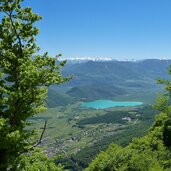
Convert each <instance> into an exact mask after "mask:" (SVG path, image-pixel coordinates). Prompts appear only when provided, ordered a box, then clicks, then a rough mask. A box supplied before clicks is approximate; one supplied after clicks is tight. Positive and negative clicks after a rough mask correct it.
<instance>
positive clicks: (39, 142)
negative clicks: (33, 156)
mask: <svg viewBox="0 0 171 171" xmlns="http://www.w3.org/2000/svg"><path fill="white" fill-rule="evenodd" d="M46 126H47V120H45V123H44V126H43V130H42V133H41V135H40V138H39V140H38V141H37V142H36V143H35V144H34V145H33V146H31V147H30V148H28V149H26V150H25V151H23V152H22V153H26V152H28V151H30V150H33V149H34V148H35V147H37V146H38V145H39V144H41V142H42V138H43V135H44V133H45V130H46ZM22 153H21V154H22Z"/></svg>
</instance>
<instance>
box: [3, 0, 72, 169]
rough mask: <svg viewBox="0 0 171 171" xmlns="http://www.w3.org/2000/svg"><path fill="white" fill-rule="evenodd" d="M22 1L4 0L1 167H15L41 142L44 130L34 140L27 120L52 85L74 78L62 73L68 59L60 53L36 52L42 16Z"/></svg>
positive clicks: (42, 103)
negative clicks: (53, 54)
mask: <svg viewBox="0 0 171 171" xmlns="http://www.w3.org/2000/svg"><path fill="white" fill-rule="evenodd" d="M22 1H23V0H1V1H0V12H1V16H2V18H1V23H0V170H7V168H8V169H9V168H11V169H13V165H14V163H15V162H17V161H18V158H19V156H20V155H22V154H23V153H27V152H29V151H31V150H33V149H34V147H35V146H37V145H38V144H39V143H40V142H41V138H42V135H43V133H42V135H41V137H40V139H39V140H38V141H37V142H33V141H31V136H32V135H33V134H34V131H30V130H28V129H25V128H26V126H27V125H28V124H29V123H28V121H27V119H28V118H29V117H32V116H34V115H35V114H37V113H39V112H42V111H44V110H45V109H46V104H45V99H46V94H47V87H48V86H49V85H51V84H61V83H63V82H65V81H68V80H69V79H70V78H64V77H63V76H62V75H61V72H60V69H61V67H63V66H64V65H65V63H66V61H62V62H58V64H57V60H58V58H59V56H60V55H57V56H56V57H50V56H49V55H48V53H45V54H44V55H43V56H41V55H37V54H36V53H37V52H38V51H39V47H38V46H37V45H36V43H35V36H36V35H37V34H38V33H39V30H38V28H37V27H36V26H35V22H37V21H39V20H40V19H41V17H40V16H39V15H38V14H35V13H33V12H32V9H31V8H30V7H25V8H23V7H22V6H21V3H22ZM45 125H46V124H45Z"/></svg>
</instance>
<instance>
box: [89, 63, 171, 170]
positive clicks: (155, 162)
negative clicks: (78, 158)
mask: <svg viewBox="0 0 171 171" xmlns="http://www.w3.org/2000/svg"><path fill="white" fill-rule="evenodd" d="M170 71H171V66H170ZM169 73H170V74H171V72H169ZM159 82H160V83H162V84H164V85H165V90H166V91H167V92H166V94H165V95H162V96H160V97H159V98H158V100H157V104H156V106H155V109H157V110H159V111H160V114H159V115H158V116H157V117H156V121H155V122H154V124H153V126H152V127H151V128H150V130H149V132H148V134H147V135H145V136H144V137H142V138H136V139H134V140H133V141H132V143H130V144H129V145H128V146H126V147H124V148H122V147H120V146H118V145H111V146H110V147H109V148H108V149H107V150H106V151H105V152H101V153H100V154H99V155H98V156H97V158H96V159H95V160H94V161H93V162H92V163H91V164H90V166H89V167H88V168H87V169H86V171H95V170H99V171H100V170H101V171H104V170H105V171H117V170H118V171H129V170H131V171H134V170H136V171H137V170H139V171H152V170H157V171H166V170H167V171H168V170H171V150H170V147H171V144H170V142H171V129H170V128H171V115H170V113H171V104H170V97H171V96H170V95H171V86H170V85H171V81H169V80H160V81H159Z"/></svg>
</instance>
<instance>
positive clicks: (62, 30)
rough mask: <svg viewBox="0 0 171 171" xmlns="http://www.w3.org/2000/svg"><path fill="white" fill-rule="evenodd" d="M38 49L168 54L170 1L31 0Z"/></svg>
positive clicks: (125, 55) (70, 54)
mask: <svg viewBox="0 0 171 171" xmlns="http://www.w3.org/2000/svg"><path fill="white" fill-rule="evenodd" d="M23 5H27V6H30V7H32V8H33V11H34V12H36V13H38V14H40V15H41V16H42V17H43V19H42V20H41V21H39V22H38V23H37V26H38V27H39V29H40V34H39V35H38V36H37V44H38V45H39V46H40V48H41V51H40V53H43V52H46V51H48V52H49V54H50V55H52V56H54V55H56V54H59V53H60V54H63V57H64V58H74V57H100V58H103V57H109V58H114V59H118V60H122V59H137V60H138V59H149V58H150V59H151V58H168V59H171V0H29V1H26V0H25V2H24V4H23Z"/></svg>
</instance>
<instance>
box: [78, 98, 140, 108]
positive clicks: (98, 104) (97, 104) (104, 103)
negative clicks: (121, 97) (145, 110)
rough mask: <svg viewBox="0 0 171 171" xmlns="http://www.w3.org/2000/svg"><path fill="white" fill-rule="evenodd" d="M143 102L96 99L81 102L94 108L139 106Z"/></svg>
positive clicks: (84, 105) (87, 106)
mask: <svg viewBox="0 0 171 171" xmlns="http://www.w3.org/2000/svg"><path fill="white" fill-rule="evenodd" d="M142 104H143V103H142V102H133V101H130V102H129V101H128V102H125V101H112V100H95V101H92V102H85V103H83V104H81V106H83V107H86V108H94V109H106V108H111V107H119V106H120V107H121V106H124V107H126V106H139V105H142Z"/></svg>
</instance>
